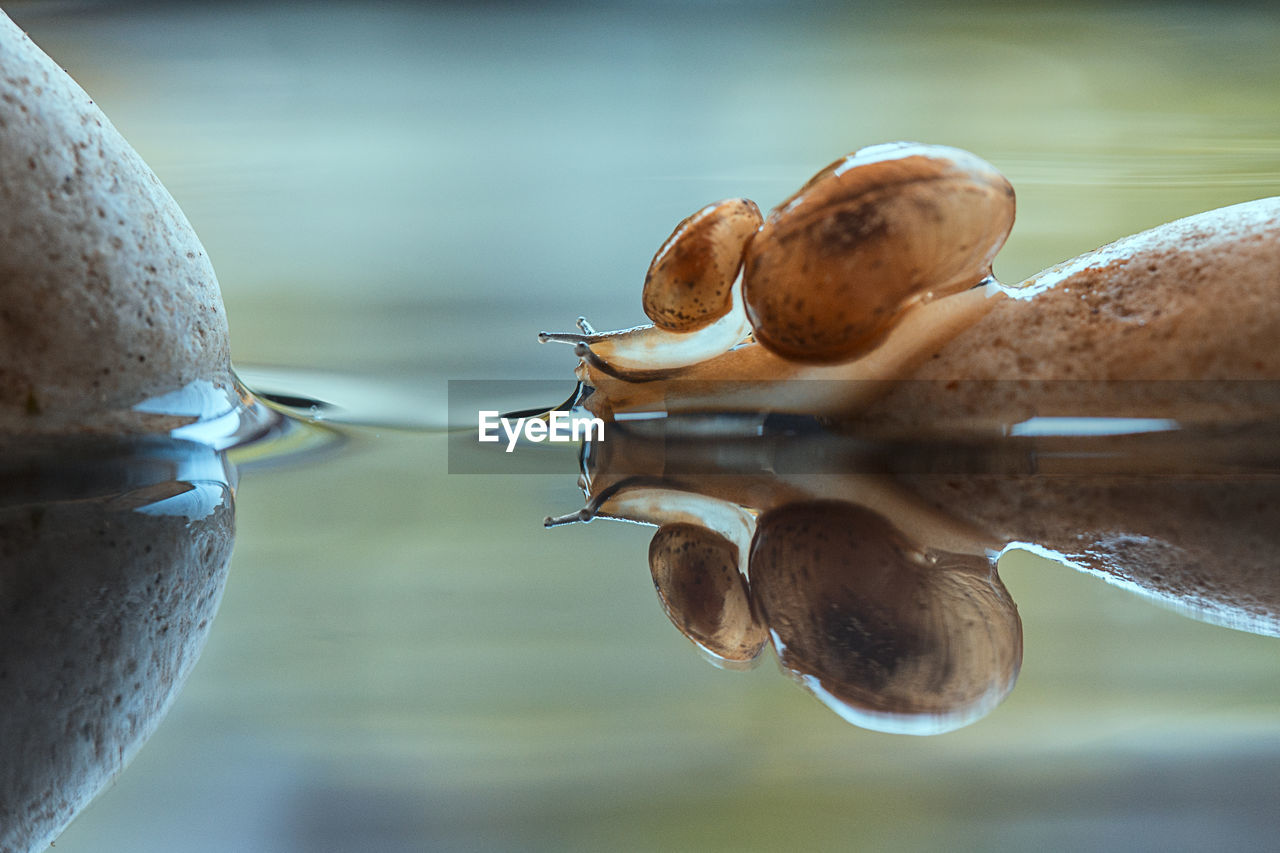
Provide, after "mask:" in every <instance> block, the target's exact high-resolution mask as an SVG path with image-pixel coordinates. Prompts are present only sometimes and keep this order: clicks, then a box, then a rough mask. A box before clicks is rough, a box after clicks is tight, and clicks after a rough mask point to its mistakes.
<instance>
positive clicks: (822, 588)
mask: <svg viewBox="0 0 1280 853" xmlns="http://www.w3.org/2000/svg"><path fill="white" fill-rule="evenodd" d="M751 592H752V595H753V597H754V600H755V603H756V606H757V608H758V609H759V611H760V613H761V616H762V618H763V619H764V621H765V623H766V624H767V625H768V626H769V629H770V630H771V631H772V632H773V635H774V641H775V644H776V646H777V651H778V656H779V658H780V659H781V661H782V664H783V666H784V667H785V668H786V669H787V670H789V671H790V672H791V673H792V674H794V675H795V676H796V677H797V678H798V679H799V680H800V681H801V683H803V684H804V685H805V686H806V687H807V688H809V689H810V690H811V691H812V692H813V693H814V694H815V695H817V696H818V698H820V699H821V700H822V701H823V702H824V703H826V704H827V705H828V706H830V707H831V708H832V709H833V710H835V711H836V712H837V713H839V714H841V715H842V716H844V717H845V718H846V719H848V720H850V722H854V723H856V724H858V725H861V726H865V727H867V728H873V729H879V730H882V731H897V732H908V733H917V734H931V733H936V732H940V731H947V730H950V729H953V728H957V727H959V726H962V725H964V724H966V723H968V722H972V721H973V720H974V719H977V718H979V717H981V716H982V715H983V714H985V713H987V712H988V711H990V710H991V709H992V708H993V707H995V706H996V705H997V704H999V702H1000V701H1001V700H1002V699H1003V698H1004V697H1005V696H1006V695H1007V694H1008V692H1009V690H1011V689H1012V688H1013V683H1014V680H1015V679H1016V677H1017V673H1018V668H1019V666H1020V664H1021V660H1022V624H1021V622H1020V621H1019V619H1018V613H1017V608H1016V607H1015V606H1014V604H1013V602H1012V601H1011V600H1010V599H1009V596H1008V594H1007V593H1006V592H1005V589H1004V587H1003V585H1001V584H1000V581H999V579H998V578H996V577H995V575H994V572H993V570H992V569H991V567H990V564H989V563H988V562H987V561H986V559H985V558H983V557H968V556H963V555H956V554H934V553H927V552H922V551H920V550H919V549H916V548H913V547H912V546H911V545H910V544H909V543H908V542H907V541H906V540H905V539H903V538H902V536H901V534H899V533H898V532H897V531H896V530H895V529H894V528H893V527H892V526H890V525H889V523H888V522H886V521H885V520H884V519H883V518H881V517H880V516H879V515H877V514H875V513H873V512H871V511H870V510H867V509H865V508H863V507H859V506H856V505H854V504H848V503H841V502H836V501H814V502H809V503H796V504H788V505H786V506H783V507H780V508H778V509H775V510H771V511H769V512H767V513H765V515H763V516H762V517H761V518H760V523H759V528H758V530H757V532H756V537H755V540H754V542H753V544H752V551H751Z"/></svg>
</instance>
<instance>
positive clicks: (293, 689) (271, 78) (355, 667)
mask: <svg viewBox="0 0 1280 853" xmlns="http://www.w3.org/2000/svg"><path fill="white" fill-rule="evenodd" d="M8 11H9V12H10V13H11V15H12V16H13V17H14V18H15V20H17V21H18V22H19V23H20V24H22V25H24V26H25V27H26V28H27V29H28V30H29V31H30V32H31V34H32V36H33V38H35V39H36V41H37V42H38V43H40V44H41V45H42V46H43V47H44V48H45V49H46V50H47V51H48V52H50V53H51V54H52V55H53V56H54V57H55V58H57V59H58V60H59V61H60V62H61V63H62V64H63V65H65V66H66V67H67V68H68V69H69V70H70V71H71V73H72V74H73V75H74V76H76V77H77V79H78V80H80V82H81V83H82V85H84V86H85V87H86V89H87V90H88V91H89V92H90V93H91V94H92V95H93V96H94V97H95V98H96V99H97V100H98V101H99V103H100V104H101V105H102V107H103V109H104V110H105V111H106V113H107V114H108V115H109V116H111V117H112V119H113V120H114V121H115V123H116V124H117V126H118V127H119V128H120V129H121V131H122V132H123V133H124V135H125V136H126V137H127V138H129V139H130V140H131V141H132V142H133V144H134V145H135V147H137V148H138V149H139V151H140V152H141V153H142V154H143V156H144V157H145V158H146V159H147V160H148V161H149V162H150V163H151V165H152V166H153V168H154V169H155V170H156V171H157V173H158V174H159V175H160V176H161V178H162V179H163V180H164V181H165V183H166V184H167V185H168V186H169V188H170V189H171V191H172V192H173V194H174V195H175V196H176V197H177V199H178V200H179V202H180V203H181V204H182V205H183V207H184V209H185V210H186V212H187V214H188V216H189V218H190V219H191V220H192V222H193V224H194V225H195V226H196V228H197V230H198V231H199V232H200V234H201V236H202V238H203V240H204V241H205V244H206V246H207V248H208V250H209V252H210V255H211V256H212V258H213V259H214V262H215V264H216V266H217V268H218V271H219V277H220V280H221V283H222V287H223V291H224V295H225V298H226V302H227V307H228V313H229V316H230V319H231V325H232V336H233V341H232V343H233V352H234V353H235V357H236V359H237V361H238V362H239V363H240V364H242V365H244V366H245V368H246V369H245V373H246V376H250V377H252V376H258V377H268V378H270V377H275V378H276V379H278V380H279V379H281V377H283V380H287V381H288V382H291V383H293V385H294V386H295V387H297V388H298V389H299V390H300V391H301V392H302V393H312V394H316V395H318V396H323V394H322V391H323V390H326V389H327V390H332V391H334V393H338V391H336V390H335V389H338V388H346V387H359V388H365V389H375V390H376V391H377V398H378V400H379V402H378V413H379V416H378V417H370V418H369V419H368V420H370V421H371V422H373V423H374V424H375V425H374V426H364V427H354V428H349V429H346V430H344V432H345V436H346V441H345V443H344V444H342V445H341V446H340V447H336V448H332V449H330V450H329V451H328V452H327V453H326V454H325V455H323V456H321V457H317V458H312V459H308V458H305V457H298V461H297V463H296V464H292V465H279V466H275V467H270V466H266V465H262V464H258V465H256V466H254V465H250V466H246V469H245V470H244V471H243V473H242V475H241V477H240V480H239V484H238V487H237V489H236V492H235V516H236V518H235V528H236V532H235V553H234V557H233V559H232V562H231V566H230V569H229V573H228V576H227V582H226V589H225V593H224V594H223V598H222V604H221V607H220V610H219V612H218V615H217V618H216V619H215V620H214V621H213V623H212V625H211V627H210V628H209V632H208V640H207V645H206V648H205V650H204V653H203V655H202V656H201V658H200V659H199V662H198V663H197V664H196V665H195V668H194V671H193V672H192V674H191V676H190V679H189V681H188V682H187V685H186V687H185V689H184V690H183V691H182V692H181V694H180V695H178V697H177V699H176V700H175V702H174V704H173V707H172V710H171V712H170V713H169V715H168V716H167V718H165V720H164V722H163V723H162V724H161V725H160V727H159V729H158V731H157V733H156V734H155V736H154V737H153V738H152V739H151V740H150V742H149V743H147V745H146V746H145V747H144V748H143V749H142V750H141V752H140V753H139V754H138V756H137V758H136V760H134V761H133V763H132V764H131V765H130V766H129V768H128V769H127V770H126V771H125V772H124V773H123V774H122V775H121V776H120V777H119V778H118V780H116V781H115V782H114V783H113V784H112V785H111V787H110V788H109V789H108V790H107V791H106V792H105V793H104V794H102V795H101V796H100V797H99V799H98V800H97V801H95V802H94V804H93V805H91V806H90V807H89V808H88V809H87V810H86V811H85V812H84V813H83V814H82V815H81V816H80V817H79V818H78V819H77V820H76V821H75V823H74V824H73V825H72V826H71V827H70V829H68V830H67V832H66V833H65V834H64V835H63V836H62V837H61V838H60V839H59V840H58V844H57V848H58V850H60V851H63V850H71V851H77V850H80V851H99V850H131V851H161V850H165V851H169V850H182V851H223V850H245V851H328V850H333V851H338V850H354V849H377V850H389V851H390V850H428V849H476V848H481V849H548V850H553V849H554V850H560V849H583V850H596V849H671V848H675V849H708V850H715V849H726V850H727V849H773V848H777V847H780V846H784V845H785V846H807V847H813V848H817V849H850V848H852V849H859V848H863V849H921V848H925V849H928V848H940V847H945V848H948V849H956V848H960V849H1011V850H1017V849H1026V848H1028V847H1032V846H1041V847H1047V848H1050V849H1071V848H1087V847H1097V846H1102V847H1111V848H1124V849H1179V848H1196V847H1201V846H1205V845H1210V844H1212V845H1214V846H1225V847H1228V848H1234V849H1264V848H1266V847H1268V846H1269V845H1270V844H1271V843H1273V840H1274V835H1275V832H1276V830H1277V829H1280V824H1278V823H1277V818H1276V816H1275V811H1274V806H1275V803H1276V801H1277V798H1278V797H1280V783H1278V782H1277V779H1276V773H1275V767H1276V763H1277V760H1280V654H1278V653H1277V648H1276V645H1275V640H1273V639H1269V638H1266V637H1260V636H1255V635H1253V634H1249V633H1245V632H1240V631H1232V630H1229V629H1226V628H1222V627H1216V626H1213V625H1208V624H1204V623H1202V622H1198V621H1193V620H1191V619H1188V618H1186V617H1185V616H1183V615H1180V614H1178V613H1176V612H1172V611H1170V610H1167V609H1161V608H1158V607H1155V606H1153V605H1152V604H1150V603H1148V602H1146V601H1144V600H1141V599H1140V598H1138V597H1137V596H1135V595H1133V594H1132V593H1131V592H1129V591H1127V590H1125V589H1122V588H1119V587H1116V586H1113V585H1108V584H1105V583H1102V582H1101V581H1099V580H1098V579H1097V578H1094V577H1090V576H1087V575H1084V574H1080V573H1077V572H1073V571H1071V570H1069V569H1066V568H1064V567H1062V566H1060V565H1057V564H1055V563H1053V562H1050V561H1048V560H1043V559H1040V558H1037V557H1035V556H1032V555H1029V554H1026V553H1019V552H1011V553H1009V554H1006V555H1005V556H1004V557H1003V558H1002V560H1001V562H1000V578H1001V580H1002V582H1003V585H1004V586H1005V587H1006V588H1007V590H1008V593H1009V595H1010V596H1011V598H1012V600H1013V601H1016V602H1017V607H1018V613H1019V614H1020V617H1021V622H1022V634H1023V659H1022V668H1021V675H1020V677H1019V679H1018V684H1017V687H1016V689H1015V690H1013V692H1012V693H1011V694H1010V695H1009V696H1008V698H1007V699H1006V700H1005V701H1004V702H1003V703H1002V704H1001V705H1000V706H999V707H998V708H995V709H994V710H993V711H992V712H991V713H989V714H988V715H987V716H985V717H984V718H982V719H981V720H979V721H977V722H975V723H973V724H972V725H969V726H967V727H964V728H961V729H959V730H958V731H955V732H951V733H948V734H943V735H939V736H937V737H930V738H909V737H903V736H895V735H886V734H880V733H875V732H869V731H864V730H861V729H858V728H854V727H852V726H850V725H849V724H848V723H847V722H845V721H844V720H842V719H840V718H839V717H838V716H837V715H835V714H833V713H831V712H830V711H829V710H828V709H827V708H824V707H823V706H822V705H821V704H819V702H817V701H816V700H815V699H814V698H813V697H812V696H809V695H807V694H805V693H804V692H802V691H801V690H799V689H797V688H796V686H795V685H793V684H792V683H790V681H789V680H788V679H787V678H785V677H783V676H781V675H780V674H779V672H778V668H777V666H776V665H774V664H773V663H772V662H771V661H768V660H766V661H765V662H764V664H763V665H761V666H759V667H757V668H756V669H753V670H750V671H747V672H734V671H724V670H720V669H716V668H714V667H712V666H709V665H708V663H707V662H706V661H705V660H704V659H703V658H702V657H701V656H700V655H699V654H698V652H697V651H696V650H695V648H694V647H693V646H692V645H691V644H690V643H689V642H688V640H686V639H685V638H684V637H682V636H681V635H680V634H679V633H678V632H677V631H676V630H675V629H674V628H673V627H672V625H671V624H670V622H669V621H668V620H667V618H666V617H665V616H664V614H663V612H662V608H661V606H660V604H659V602H658V601H657V599H656V596H655V595H654V590H653V582H652V580H651V578H650V576H649V571H648V566H647V554H648V542H649V538H650V536H651V531H650V530H648V529H645V528H641V527H636V526H634V525H626V524H608V523H603V522H601V523H593V524H590V525H573V526H570V527H565V528H560V529H555V530H550V531H548V530H544V529H543V527H542V520H543V518H544V517H545V516H547V515H553V514H559V513H565V512H571V511H573V510H575V509H577V508H578V507H580V506H581V505H582V500H583V498H582V493H581V491H580V490H579V489H578V488H577V486H576V482H575V481H576V478H577V474H578V471H577V462H576V460H575V458H574V454H573V453H572V451H566V452H564V453H563V454H561V455H562V456H563V473H562V474H559V475H556V474H515V473H510V474H504V473H501V472H499V473H489V474H478V473H477V474H463V473H453V474H450V473H449V466H448V462H449V460H448V454H447V442H446V438H445V436H444V435H442V434H440V433H439V432H438V431H429V430H422V429H418V430H406V429H399V428H388V427H387V426H386V425H387V424H395V425H397V426H399V427H405V426H422V425H424V424H427V423H429V422H431V420H432V418H433V417H437V418H438V408H439V406H440V405H441V401H442V400H443V398H444V393H445V391H444V389H445V383H446V382H447V381H448V380H457V379H485V380H493V379H539V380H553V381H559V380H560V379H561V378H563V382H564V386H563V392H564V394H566V395H567V393H568V392H569V391H570V390H571V388H572V381H571V378H570V374H571V370H572V366H573V364H572V361H573V360H572V358H571V357H570V356H569V354H568V352H567V351H566V350H565V349H563V348H555V347H540V346H539V345H538V344H537V343H536V333H537V331H538V330H540V329H556V328H566V327H567V326H568V324H569V323H570V322H571V321H572V319H573V318H574V317H575V316H577V315H578V314H587V315H588V316H590V317H591V318H592V319H593V320H594V321H596V323H597V325H600V326H602V327H620V326H625V325H630V324H632V323H635V322H639V321H640V320H641V319H642V317H641V314H640V310H639V288H640V284H641V282H642V279H643V274H644V269H645V267H646V266H647V264H648V261H649V258H650V257H651V255H652V253H653V251H654V250H655V249H656V248H657V246H658V245H659V244H660V243H661V241H662V240H663V239H664V238H665V237H666V235H667V234H668V233H669V232H670V229H671V227H672V226H673V225H674V224H675V223H676V222H678V221H679V220H680V219H681V218H683V217H684V216H686V215H688V214H689V213H691V212H692V211H693V210H695V209H697V208H698V207H700V206H701V205H703V204H705V203H707V202H709V201H711V200H714V199H718V198H723V197H728V196H737V195H745V196H747V197H751V198H754V199H755V200H756V201H758V202H759V203H760V204H761V205H762V206H763V207H769V206H772V205H773V204H774V203H776V202H778V201H780V200H781V199H783V198H785V197H786V196H787V195H788V194H790V193H791V192H792V191H793V190H794V189H795V188H796V187H797V186H798V185H799V184H800V182H802V181H803V180H804V179H805V178H806V177H807V176H808V175H810V174H812V173H813V172H814V171H815V170H816V169H818V168H820V167H821V166H823V165H825V164H826V163H828V162H829V161H831V160H832V159H834V158H835V157H836V156H839V155H840V154H843V153H845V152H846V151H849V150H852V149H854V148H857V147H860V146H862V145H865V144H869V143H874V142H881V141H887V140H896V139H920V140H924V141H930V142H938V143H945V144H950V145H955V146H959V147H962V148H966V149H969V150H972V151H974V152H975V153H977V154H979V155H980V156H982V157H983V158H985V159H987V160H989V161H990V162H992V163H993V164H995V165H996V166H997V167H999V168H1000V169H1001V170H1002V171H1004V172H1005V174H1007V175H1008V177H1009V178H1010V180H1011V181H1012V183H1013V185H1014V187H1015V188H1016V190H1017V191H1018V221H1017V224H1016V225H1015V226H1014V231H1013V235H1012V237H1011V238H1010V240H1009V243H1008V245H1007V247H1006V248H1005V249H1004V251H1002V253H1001V254H1000V255H999V257H998V258H997V261H996V273H997V275H998V276H999V277H1000V278H1001V279H1002V280H1005V281H1009V282H1014V281H1018V280H1021V279H1023V278H1025V277H1027V276H1028V275H1030V274H1032V273H1034V272H1036V271H1037V270H1039V269H1041V268H1044V267H1047V266H1049V265H1051V264H1053V263H1056V262H1058V261H1061V260H1064V259H1066V258H1069V257H1072V256H1074V255H1076V254H1079V253H1080V252H1082V251H1085V250H1088V249H1091V248H1093V247H1095V246H1097V245H1099V244H1101V243H1104V242H1107V241H1109V240H1111V239H1114V238H1117V237H1120V236H1123V235H1125V234H1129V233H1133V232H1136V231H1139V230H1142V229H1144V228H1147V227H1150V226H1152V225H1154V224H1157V223H1159V222H1163V221H1167V220H1169V219H1173V218H1176V217H1179V216H1183V215H1187V214H1191V213H1195V212H1198V211H1201V210H1207V209H1209V208H1212V207H1216V206H1220V205H1225V204H1231V203H1235V202H1238V201H1244V200H1248V199H1253V198H1257V197H1261V196H1267V195H1275V194H1280V100H1278V99H1277V98H1276V97H1275V94H1276V92H1277V84H1280V54H1277V53H1276V51H1275V50H1274V46H1275V45H1276V44H1277V43H1280V26H1278V25H1277V24H1276V22H1275V21H1274V20H1273V19H1272V18H1268V17H1265V16H1263V15H1262V14H1261V13H1255V12H1253V11H1251V10H1249V9H1243V8H1237V9H1228V10H1213V11H1209V10H1202V9H1198V8H1196V7H1193V6H1184V5H1170V6H1165V5H1159V4H1143V5H1139V6H1134V7H1108V6H1104V5H1088V6H1079V7H1062V8H1057V9H1054V10H1052V11H1050V10H1048V9H1045V10H1040V9H1035V8H1014V7H1004V6H1001V5H992V6H990V7H974V6H971V5H970V6H966V7H964V8H963V9H959V8H956V9H952V8H947V7H944V6H936V7H932V6H926V7H917V8H915V9H904V10H901V11H898V12H895V13H892V14H888V13H880V12H873V11H871V10H849V9H845V8H841V7H836V6H811V5H804V6H800V7H795V8H789V9H788V10H787V11H785V12H784V11H780V10H776V9H770V8H767V7H765V6H764V5H757V4H734V3H708V4H697V5H693V6H684V5H675V4H672V5H669V6H657V7H649V6H644V5H638V4H637V5H630V4H614V5H608V6H603V7H592V8H588V7H585V6H583V7H578V6H576V5H573V4H560V5H553V6H549V7H548V8H545V9H541V10H531V9H525V8H517V7H514V6H512V7H508V6H503V5H485V6H481V7H477V8H466V7H462V6H456V7H455V6H451V5H447V4H446V5H430V6H410V5H404V6H401V5H377V6H371V7H366V6H360V5H311V6H305V7H303V6H295V5H285V4H280V5H274V4H259V5H256V6H252V7H249V6H240V5H225V6H224V5H221V4H210V5H199V6H196V5H190V6H187V5H182V6H177V7H174V8H170V7H159V6H152V5H132V4H121V5H112V4H74V3H73V4H64V3H58V4H53V3H13V4H10V5H9V8H8ZM308 383H312V386H311V387H304V386H307V384H308ZM366 396H367V395H366ZM545 402H546V403H553V402H557V400H554V399H549V400H546V401H545ZM499 405H505V401H503V402H500V403H499ZM377 424H381V425H377ZM548 453H555V451H550V450H549V451H548Z"/></svg>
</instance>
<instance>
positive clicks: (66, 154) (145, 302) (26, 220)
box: [0, 13, 238, 435]
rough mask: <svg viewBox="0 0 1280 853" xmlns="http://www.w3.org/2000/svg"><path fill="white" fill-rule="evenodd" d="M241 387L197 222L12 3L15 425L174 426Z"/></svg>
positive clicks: (8, 192) (7, 343)
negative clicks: (20, 22) (23, 26)
mask: <svg viewBox="0 0 1280 853" xmlns="http://www.w3.org/2000/svg"><path fill="white" fill-rule="evenodd" d="M184 389H185V393H178V392H184ZM236 390H237V389H236V382H235V379H234V375H233V374H232V372H231V364H230V352H229V342H228V332H227V319H226V313H225V311H224V309H223V305H222V297H221V294H220V292H219V289H218V282H217V279H216V277H215V276H214V272H213V267H212V265H211V263H210V261H209V258H208V256H207V255H206V253H205V251H204V248H203V247H202V246H201V245H200V241H199V239H198V238H197V237H196V234H195V231H194V229H193V228H192V227H191V224H190V223H189V222H188V221H187V219H186V217H185V216H184V215H183V213H182V211H181V210H180V209H179V208H178V205H177V203H176V202H175V201H174V200H173V198H172V197H171V196H170V195H169V193H168V192H167V191H166V190H165V189H164V187H163V186H162V185H161V184H160V181H159V179H158V178H156V176H155V174H154V173H153V172H152V171H151V170H150V169H149V168H148V167H147V165H146V163H144V162H143V161H142V158H141V157H140V156H139V155H138V153H137V152H136V151H134V150H133V148H131V147H130V146H129V144H128V143H127V142H126V141H125V140H124V138H123V137H122V136H121V135H120V133H119V132H118V131H116V129H115V128H114V127H113V126H112V124H111V122H110V121H108V120H107V118H106V116H105V115H103V113H102V111H101V110H99V109H98V107H97V106H96V105H95V104H94V102H93V101H92V100H91V99H90V98H89V96H88V95H87V94H85V92H84V90H82V89H81V88H80V87H79V86H78V85H77V84H76V83H75V81H74V80H72V79H71V78H70V77H69V76H68V75H67V74H66V72H64V71H63V70H62V69H61V68H60V67H58V65H57V64H56V63H55V62H54V61H53V60H52V59H50V58H49V57H48V56H46V55H45V54H44V53H43V52H42V51H41V50H40V49H39V48H38V47H37V46H36V45H35V44H34V43H33V42H32V41H31V39H30V38H28V37H27V36H26V35H25V34H24V33H23V32H22V31H21V30H20V29H19V28H18V27H17V26H16V25H15V24H14V23H13V22H12V21H10V20H9V19H8V18H7V17H6V16H5V15H4V14H3V13H0V435H3V434H10V435H13V434H44V435H62V434H65V435H76V434H113V433H114V434H129V433H144V432H155V431H161V432H164V431H168V430H169V429H172V428H174V427H177V426H181V425H182V424H184V423H188V422H190V421H192V420H193V419H196V418H200V417H206V418H207V417H209V415H210V414H211V413H215V414H216V413H218V410H220V409H229V408H234V407H235V406H236V405H237V399H238V395H237V394H236ZM156 398H161V399H165V400H181V401H185V402H183V404H182V405H181V406H179V407H178V408H174V407H167V406H165V405H160V406H157V405H154V404H152V405H147V404H146V401H149V400H155V399H156ZM157 410H160V411H157Z"/></svg>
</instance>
